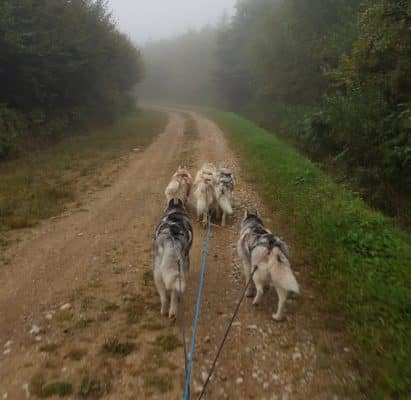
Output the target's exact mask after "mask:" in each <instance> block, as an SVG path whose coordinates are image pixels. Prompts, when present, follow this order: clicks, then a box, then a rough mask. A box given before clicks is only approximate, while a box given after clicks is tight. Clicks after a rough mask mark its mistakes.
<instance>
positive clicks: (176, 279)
mask: <svg viewBox="0 0 411 400" xmlns="http://www.w3.org/2000/svg"><path fill="white" fill-rule="evenodd" d="M176 252H177V253H176ZM179 252H180V250H179V249H178V247H176V248H174V247H173V246H172V245H171V244H169V245H166V246H165V247H164V249H163V253H162V260H161V265H160V271H161V272H162V274H163V280H164V286H165V287H166V289H167V290H176V291H177V292H179V293H184V291H185V287H186V279H185V274H184V270H183V265H180V267H179V268H178V262H179V261H178V260H179V259H180V260H181V256H180V253H179ZM170 266H172V268H170ZM179 271H181V276H179Z"/></svg>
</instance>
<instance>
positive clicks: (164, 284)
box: [153, 199, 193, 318]
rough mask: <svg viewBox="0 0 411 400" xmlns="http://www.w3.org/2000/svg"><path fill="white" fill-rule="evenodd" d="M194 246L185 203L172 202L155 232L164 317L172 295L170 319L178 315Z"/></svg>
mask: <svg viewBox="0 0 411 400" xmlns="http://www.w3.org/2000/svg"><path fill="white" fill-rule="evenodd" d="M192 243H193V228H192V226H191V221H190V218H189V217H188V214H187V212H186V210H185V208H184V206H183V202H182V201H181V200H178V201H177V202H175V201H174V200H173V199H172V200H170V202H169V203H168V206H167V209H166V211H165V213H164V215H163V217H162V218H161V221H160V223H159V225H158V226H157V229H156V232H155V239H154V263H153V275H154V282H155V285H156V287H157V291H158V294H159V295H160V300H161V315H166V314H167V303H168V298H167V297H168V294H170V308H169V311H168V316H169V318H173V317H175V316H176V315H177V307H178V306H177V301H178V296H182V295H183V294H184V291H185V288H186V282H187V276H188V270H189V266H190V257H189V253H190V249H191V245H192Z"/></svg>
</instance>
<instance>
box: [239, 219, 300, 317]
mask: <svg viewBox="0 0 411 400" xmlns="http://www.w3.org/2000/svg"><path fill="white" fill-rule="evenodd" d="M237 252H238V255H239V257H240V258H241V259H242V261H243V267H244V277H245V281H246V284H247V283H248V281H249V280H250V277H251V274H252V271H253V270H254V268H257V269H256V272H255V273H254V276H253V281H254V284H255V287H256V289H257V293H256V295H255V298H254V301H253V304H254V305H257V304H258V303H259V302H260V300H261V297H262V295H263V292H264V287H265V286H268V285H272V286H274V287H275V289H276V291H277V295H278V307H277V313H275V314H273V315H272V317H273V319H275V320H276V321H280V320H281V319H282V318H283V314H284V305H285V301H286V300H287V296H288V293H289V292H294V293H299V287H298V283H297V280H296V279H295V277H294V274H293V272H292V271H291V266H290V261H289V250H288V246H287V244H286V243H285V242H283V241H282V240H280V239H279V238H278V237H276V236H274V235H273V234H272V233H271V232H270V231H269V230H268V229H266V228H265V227H264V224H263V222H262V220H261V219H260V217H259V216H258V214H257V213H256V214H252V213H249V212H248V211H246V212H245V214H244V218H243V221H242V222H241V232H240V239H239V241H238V244H237ZM246 295H247V296H248V297H252V295H253V291H252V289H251V286H249V287H248V289H247V293H246Z"/></svg>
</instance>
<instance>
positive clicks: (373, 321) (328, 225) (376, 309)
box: [205, 111, 411, 399]
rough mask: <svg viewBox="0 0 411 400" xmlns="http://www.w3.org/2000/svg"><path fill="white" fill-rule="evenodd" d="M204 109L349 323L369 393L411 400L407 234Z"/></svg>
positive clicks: (246, 126) (300, 163)
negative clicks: (284, 221) (279, 217)
mask: <svg viewBox="0 0 411 400" xmlns="http://www.w3.org/2000/svg"><path fill="white" fill-rule="evenodd" d="M205 112H206V113H207V114H208V116H210V117H211V118H213V119H214V120H215V121H216V122H217V123H218V124H219V125H220V126H221V127H222V129H223V130H224V131H225V132H226V134H227V136H228V138H229V140H230V141H231V143H232V144H233V146H234V148H235V149H236V150H238V152H239V154H241V155H242V160H243V161H242V162H243V163H244V167H245V168H246V170H247V172H248V173H249V174H250V175H251V176H252V177H253V178H254V179H255V181H256V183H257V186H258V187H259V188H260V189H261V190H262V193H263V194H264V195H265V196H266V199H267V200H268V201H269V202H270V203H271V204H272V205H273V206H274V207H275V208H276V209H277V210H278V211H279V212H280V213H281V214H282V215H284V217H285V220H286V222H288V225H289V227H290V230H292V233H293V235H294V236H295V237H296V240H297V242H296V243H294V245H295V246H299V247H300V248H301V249H302V250H303V252H304V254H305V255H306V256H307V257H308V258H309V259H310V261H311V262H312V263H313V265H315V274H317V277H318V279H319V281H320V282H321V287H322V288H323V294H324V296H325V297H326V300H327V302H328V301H329V305H330V307H331V309H332V310H333V312H338V313H342V314H343V316H344V317H345V318H346V320H347V327H348V328H349V330H350V332H351V334H352V337H353V339H354V341H355V343H356V345H357V347H358V351H359V352H358V358H359V364H360V369H361V371H362V372H363V381H362V387H363V389H364V392H365V394H366V396H367V397H368V398H373V399H387V398H392V399H400V398H409V397H408V396H410V391H411V362H410V360H411V340H410V338H411V324H410V321H411V268H410V267H411V246H410V245H409V243H408V241H407V237H406V235H405V234H403V233H402V232H401V231H399V230H398V229H397V228H395V227H394V226H393V224H392V222H391V221H390V220H389V219H387V218H385V217H384V216H383V215H382V214H380V213H378V212H374V211H372V210H371V209H369V208H368V207H367V205H366V204H365V203H364V202H363V201H362V200H361V199H360V198H359V197H358V196H357V195H355V194H354V193H352V192H350V191H349V190H347V189H346V188H344V187H342V186H340V185H338V184H336V183H335V182H333V181H332V179H330V178H329V177H328V176H327V175H325V174H324V173H322V172H321V171H320V169H319V168H317V167H316V166H315V165H314V164H313V163H312V162H311V161H310V160H308V159H307V158H305V157H303V156H301V155H300V154H298V153H297V152H296V151H295V150H294V149H292V148H291V147H290V146H289V145H287V144H285V143H284V142H282V141H280V140H278V139H277V138H276V137H274V136H273V135H272V134H270V133H268V132H266V131H264V130H263V129H261V128H259V127H257V126H256V125H255V124H253V123H252V122H250V121H248V120H246V119H243V118H241V117H239V116H237V115H234V114H231V113H224V112H219V111H205Z"/></svg>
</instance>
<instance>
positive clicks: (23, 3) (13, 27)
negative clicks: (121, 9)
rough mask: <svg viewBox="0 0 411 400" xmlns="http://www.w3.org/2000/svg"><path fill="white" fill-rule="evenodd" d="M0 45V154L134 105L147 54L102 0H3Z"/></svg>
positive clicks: (12, 152) (13, 153) (51, 139)
mask: <svg viewBox="0 0 411 400" xmlns="http://www.w3.org/2000/svg"><path fill="white" fill-rule="evenodd" d="M0 49H1V51H0V81H1V91H0V159H5V158H11V157H15V156H16V155H17V154H18V153H19V152H21V151H22V149H27V148H30V147H31V146H38V145H44V144H45V143H50V142H54V141H56V140H58V139H59V138H61V137H62V136H64V135H68V134H69V132H70V131H71V130H72V129H76V128H78V127H80V126H82V124H84V123H86V122H87V123H88V122H89V121H90V120H92V119H93V118H96V120H99V121H101V120H102V119H104V120H107V121H110V120H114V119H115V118H116V116H117V115H118V114H119V113H121V112H122V111H124V110H126V109H128V108H130V107H133V106H134V99H133V98H131V97H130V95H129V91H130V89H132V88H133V87H134V86H135V84H136V83H137V82H138V81H139V80H140V79H141V77H142V72H143V66H142V58H141V54H140V52H139V51H138V50H137V49H136V47H135V46H134V45H133V43H132V42H131V41H130V39H129V38H128V37H127V36H126V35H125V34H123V33H120V32H119V30H118V29H117V28H116V24H115V22H114V21H113V18H112V17H111V14H110V12H109V10H108V6H107V4H106V2H105V1H103V0H98V1H92V0H72V1H67V0H2V1H1V2H0Z"/></svg>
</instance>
